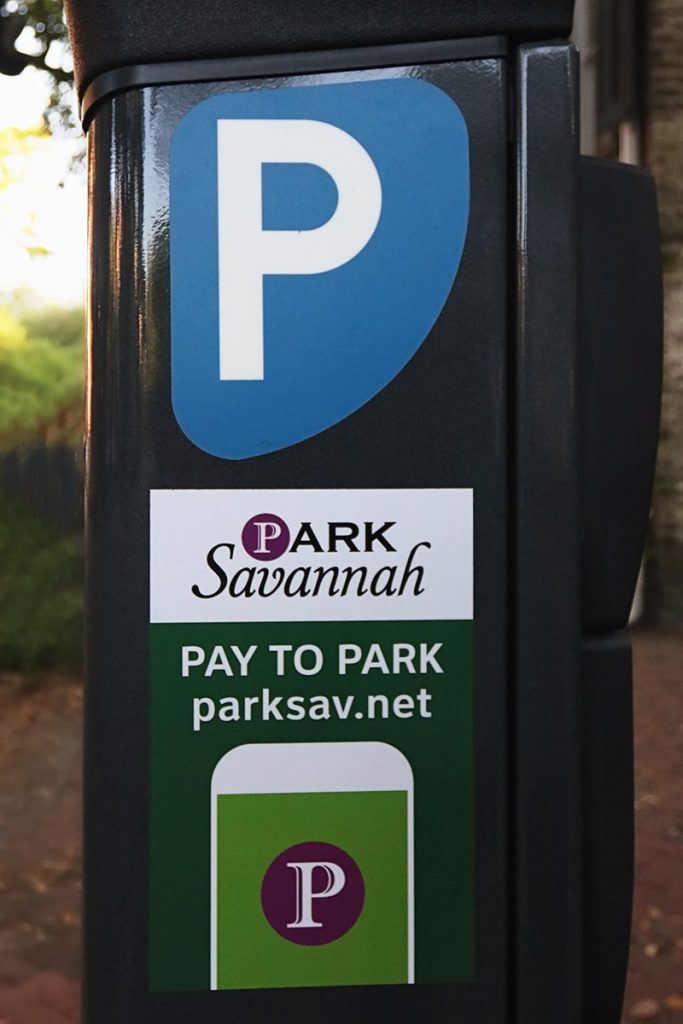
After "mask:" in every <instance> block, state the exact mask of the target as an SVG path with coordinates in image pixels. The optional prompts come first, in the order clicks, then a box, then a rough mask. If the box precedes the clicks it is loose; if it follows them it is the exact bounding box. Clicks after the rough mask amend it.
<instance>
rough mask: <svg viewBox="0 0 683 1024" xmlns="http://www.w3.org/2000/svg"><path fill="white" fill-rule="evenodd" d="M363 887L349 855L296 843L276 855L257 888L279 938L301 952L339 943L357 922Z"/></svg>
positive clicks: (333, 848)
mask: <svg viewBox="0 0 683 1024" xmlns="http://www.w3.org/2000/svg"><path fill="white" fill-rule="evenodd" d="M364 900H365V884H364V882H363V876H362V875H361V873H360V869H359V867H358V865H357V864H356V862H355V860H353V858H351V857H349V855H348V853H345V852H344V850H340V848H339V847H338V846H333V845H332V844H331V843H297V845H296V846H290V847H289V849H287V850H285V851H284V852H283V853H281V854H279V856H277V857H276V858H275V860H274V861H273V863H272V864H271V865H270V867H269V868H268V870H267V871H266V873H265V875H264V878H263V884H262V885H261V906H262V907H263V913H264V914H265V915H266V919H267V920H268V923H269V924H270V926H271V928H273V929H274V930H275V931H276V932H277V933H278V935H281V936H282V938H283V939H287V940H288V941H289V942H296V943H297V944H298V945H300V946H323V945H324V944H325V943H327V942H334V941H335V939H340V938H341V937H342V935H345V934H346V932H348V931H349V929H351V928H353V926H354V924H355V923H356V921H357V920H358V918H359V916H360V912H361V910H362V909H363V903H364Z"/></svg>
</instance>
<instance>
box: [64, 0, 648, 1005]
mask: <svg viewBox="0 0 683 1024" xmlns="http://www.w3.org/2000/svg"><path fill="white" fill-rule="evenodd" d="M66 6H67V10H68V20H69V28H70V35H71V42H72V47H73V50H74V56H75V64H76V75H77V80H78V85H79V90H80V95H81V97H82V104H83V118H84V123H85V125H86V128H87V132H88V142H89V169H90V170H89V173H90V255H91V277H90V326H89V338H90V344H89V353H90V356H89V358H90V376H89V397H88V402H89V414H88V460H87V466H88V471H87V472H88V476H87V497H86V502H87V557H88V574H87V607H88V621H87V713H86V720H87V725H86V776H85V777H86V786H87V792H86V825H85V827H86V935H85V945H86V991H85V1020H86V1021H88V1024H162V1022H163V1024H181V1022H182V1024H218V1022H219V1021H220V1022H221V1024H225V1022H235V1024H237V1022H239V1024H262V1022H265V1021H282V1022H285V1021H292V1022H293V1021H296V1022H297V1024H304V1022H309V1024H314V1022H315V1024H320V1022H323V1021H324V1022H326V1024H341V1022H349V1024H350V1022H353V1024H363V1022H367V1024H380V1022H384V1021H398V1022H403V1021H405V1022H407V1021H411V1022H421V1024H422V1022H425V1024H441V1022H443V1024H446V1022H450V1024H513V1022H516V1024H548V1022H551V1021H552V1022H553V1024H617V1021H618V1019H619V1013H620V1003H621V998H622V990H623V983H624V977H625V969H626V958H627V952H628V935H629V918H630V890H631V874H632V868H631V859H632V854H631V842H632V836H631V833H632V821H631V809H632V781H631V728H632V727H631V718H630V704H631V697H630V687H631V666H630V653H629V643H628V639H627V637H626V635H625V634H624V632H623V630H624V628H625V626H626V624H627V619H628V613H629V606H630V602H631V600H632V595H633V590H634V586H635V580H636V575H637V572H638V566H639V561H640V556H641V551H642V545H643V537H644V531H645V525H646V521H647V513H648V504H649V498H650V486H651V477H652V471H653V463H654V453H655V447H656V437H657V429H658V412H659V378H660V370H661V367H660V362H661V355H660V333H661V324H660V318H661V294H660V283H659V266H658V258H659V257H658V236H657V219H656V205H655V198H654V189H653V185H652V182H651V180H650V178H649V177H648V175H647V174H646V173H645V172H643V171H641V170H638V169H634V168H626V167H620V166H617V165H612V164H609V163H605V162H600V161H591V160H584V159H582V158H580V157H579V150H578V137H577V135H578V132H577V90H578V84H577V62H576V54H575V52H574V50H573V47H572V46H571V44H570V43H569V42H567V41H566V40H567V38H568V35H569V32H570V30H571V17H572V4H571V3H570V2H569V0H545V2H540V0H535V2H532V0H528V2H523V3H517V4H509V3H496V2H494V0H482V2H480V3H477V4H472V3H457V2H455V0H425V2H424V3H421V4H418V5H416V4H413V3H410V2H409V0H365V2H362V0H347V2H345V3H331V2H329V0H316V2H313V0H296V2H292V3H283V2H281V0H280V2H278V0H251V2H249V3H233V2H226V0H224V2H218V0H200V2H197V3H195V4H192V5H188V4H187V3H180V2H179V0H165V2H163V3H162V2H161V0H139V2H137V3H130V2H122V3H118V4H101V3H97V2H96V0H67V4H66Z"/></svg>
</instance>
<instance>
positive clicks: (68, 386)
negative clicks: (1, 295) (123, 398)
mask: <svg viewBox="0 0 683 1024" xmlns="http://www.w3.org/2000/svg"><path fill="white" fill-rule="evenodd" d="M41 327H42V329H43V330H45V333H46V336H43V337H41V336H36V335H33V334H32V333H31V331H33V330H35V329H40V328H41ZM83 379H84V367H83V317H82V313H81V312H80V311H73V310H62V309H59V308H55V309H51V310H44V311H40V312H36V313H34V314H33V318H32V319H31V318H30V317H29V318H27V323H22V321H21V320H19V318H18V317H17V316H15V314H14V313H13V312H12V311H11V310H10V309H8V308H6V307H0V449H3V448H5V449H7V448H11V447H14V446H15V445H17V444H20V443H22V442H23V441H25V440H28V439H30V438H35V437H40V438H42V439H43V440H44V441H45V442H46V443H48V444H57V443H59V444H65V443H66V444H70V443H75V442H78V441H79V439H80V437H81V434H82V426H83V417H82V405H83Z"/></svg>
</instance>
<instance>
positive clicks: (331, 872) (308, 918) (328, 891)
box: [287, 860, 346, 928]
mask: <svg viewBox="0 0 683 1024" xmlns="http://www.w3.org/2000/svg"><path fill="white" fill-rule="evenodd" d="M287 867H288V868H292V869H293V870H294V871H296V917H295V918H294V920H293V921H291V922H290V923H289V924H288V925H287V927H288V928H322V924H321V922H320V921H314V920H313V900H320V899H329V898H330V896H337V895H338V894H339V893H340V892H341V891H342V889H343V888H344V886H345V885H346V874H345V873H344V869H343V868H342V867H340V866H339V864H333V863H332V862H331V861H326V860H313V861H298V862H296V861H293V862H292V863H289V864H287ZM316 868H320V869H321V870H322V871H323V872H324V876H325V884H324V886H323V888H322V889H314V888H313V872H314V871H315V869H316Z"/></svg>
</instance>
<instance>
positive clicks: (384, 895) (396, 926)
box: [212, 743, 413, 989]
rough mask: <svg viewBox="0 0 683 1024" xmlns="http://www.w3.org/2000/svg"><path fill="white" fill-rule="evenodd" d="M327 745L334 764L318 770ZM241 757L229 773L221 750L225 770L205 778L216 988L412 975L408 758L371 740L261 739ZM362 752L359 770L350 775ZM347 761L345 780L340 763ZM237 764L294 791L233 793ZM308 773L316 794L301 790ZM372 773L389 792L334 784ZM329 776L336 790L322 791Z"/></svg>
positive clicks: (400, 980) (238, 778) (240, 773)
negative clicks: (294, 762) (284, 772)
mask: <svg viewBox="0 0 683 1024" xmlns="http://www.w3.org/2000/svg"><path fill="white" fill-rule="evenodd" d="M286 747H289V748H290V750H289V751H288V750H286V749H284V748H286ZM311 748H314V749H311ZM335 748H337V749H335ZM338 748H346V749H345V750H339V749H338ZM354 748H357V749H354ZM330 751H332V754H333V758H334V764H330V765H328V766H326V765H324V764H323V765H320V763H319V759H320V757H323V758H324V757H325V756H326V755H329V752H330ZM241 752H242V753H241V755H240V754H238V751H234V752H233V754H238V757H240V756H241V759H242V762H243V763H242V764H241V765H236V766H235V768H236V770H235V772H232V771H231V764H230V755H228V756H227V758H226V759H224V761H225V762H226V763H223V762H222V763H221V764H222V765H223V767H224V768H225V769H226V770H225V771H221V765H219V768H218V769H217V772H216V773H215V775H214V785H213V802H214V813H213V822H214V828H213V847H214V856H213V874H214V885H213V915H212V918H213V919H212V924H213V935H212V954H213V964H212V968H213V969H212V981H213V987H214V988H217V989H234V988H239V989H241V988H287V987H298V986H328V985H330V986H331V985H378V984H380V985H381V984H406V983H409V982H411V981H412V980H413V977H412V785H411V784H412V779H411V778H410V768H409V766H408V764H407V762H406V761H405V759H403V758H402V755H400V754H399V752H398V751H396V750H395V749H394V748H391V747H389V746H388V745H386V744H379V743H372V744H364V743H356V744H332V745H329V744H328V745H325V747H322V745H318V744H291V745H290V744H275V745H269V744H263V745H254V746H251V747H248V748H241ZM245 753H246V758H245ZM288 757H289V758H292V757H293V758H298V761H299V769H292V770H291V772H290V777H289V779H287V778H284V779H282V778H281V772H279V767H280V765H279V762H281V761H282V760H283V759H286V758H288ZM364 757H365V758H366V761H367V772H365V773H364V772H363V771H362V770H361V771H360V772H359V771H358V766H359V762H360V763H361V765H362V762H363V759H364ZM368 757H369V760H368ZM353 758H355V760H356V763H355V769H356V771H355V774H356V777H355V778H352V779H351V781H350V782H349V781H348V775H347V776H346V778H345V776H344V774H343V773H341V769H343V767H344V761H345V760H347V759H348V765H349V767H351V765H352V762H353ZM316 760H317V761H318V764H317V765H316ZM246 761H248V762H251V765H250V766H251V768H252V770H253V771H254V772H255V773H256V774H257V775H258V774H259V773H260V776H261V777H260V778H256V779H255V781H254V788H257V789H258V788H259V787H261V788H263V787H266V788H267V787H269V786H270V787H272V788H276V787H278V785H280V786H281V788H284V787H286V786H289V787H292V788H293V787H294V786H295V785H300V786H301V787H302V789H301V790H300V791H289V792H287V791H285V792H251V793H249V792H246V793H245V792H241V793H236V792H230V791H229V790H230V788H233V789H235V788H242V787H248V786H249V783H248V779H247V776H246V774H245V769H246V767H247V765H246ZM269 761H270V762H271V763H270V769H271V770H270V771H269V769H268V762H269ZM316 768H317V771H316ZM307 772H310V773H311V775H312V778H313V780H314V781H313V783H309V784H312V785H315V786H316V788H317V791H309V792H306V791H304V790H303V786H304V785H305V784H306V782H305V779H306V773H307ZM269 774H270V775H271V779H270V781H269V780H268V775H269ZM372 775H374V776H375V785H379V786H389V785H391V784H392V779H393V782H394V783H395V784H397V788H395V789H388V788H384V789H382V788H379V789H377V788H373V789H370V788H368V789H349V790H345V789H344V788H343V787H344V786H345V785H352V786H354V785H364V784H365V782H366V781H369V779H370V777H371V776H372ZM279 777H280V781H278V778H279ZM335 778H336V786H337V787H338V788H337V790H336V791H334V790H332V789H330V788H327V787H329V786H330V785H331V783H332V782H333V781H334V779H335ZM236 783H237V784H236ZM319 787H323V788H322V789H320V788H319Z"/></svg>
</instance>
